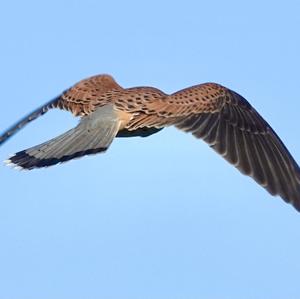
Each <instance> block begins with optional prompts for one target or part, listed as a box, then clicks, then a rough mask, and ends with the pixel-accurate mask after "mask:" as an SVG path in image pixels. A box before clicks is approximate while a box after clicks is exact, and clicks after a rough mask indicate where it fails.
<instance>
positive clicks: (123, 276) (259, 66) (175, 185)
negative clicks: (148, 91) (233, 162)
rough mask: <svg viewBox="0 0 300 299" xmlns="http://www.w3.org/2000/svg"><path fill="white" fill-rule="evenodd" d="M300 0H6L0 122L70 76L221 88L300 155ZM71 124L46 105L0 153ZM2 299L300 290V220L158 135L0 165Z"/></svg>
mask: <svg viewBox="0 0 300 299" xmlns="http://www.w3.org/2000/svg"><path fill="white" fill-rule="evenodd" d="M299 14H300V2H299V1H290V0H287V1H274V0H273V1H258V0H251V1H233V0H228V1H196V0H195V1H189V0H186V1H155V0H152V1H92V0H85V1H61V0H60V1H58V0H51V1H30V0H28V1H1V10H0V36H1V47H0V65H1V71H0V80H1V81H0V82H1V97H0V103H1V111H2V113H1V118H0V128H1V130H4V129H6V128H7V127H8V126H9V125H11V124H12V123H13V122H15V121H16V120H17V119H18V118H19V117H21V116H23V115H24V114H26V113H27V112H30V111H31V110H32V109H34V108H36V107H37V106H39V105H41V104H43V103H44V102H46V101H48V100H50V99H51V98H52V97H54V96H56V95H57V94H59V93H60V92H61V91H62V90H64V89H66V88H68V87H69V86H70V85H72V84H73V83H75V82H77V81H78V80H80V79H82V78H84V77H87V76H90V75H94V74H99V73H110V74H112V75H113V76H114V77H115V78H116V80H117V81H118V82H119V83H120V84H121V85H122V86H124V87H132V86H138V85H153V86H156V87H158V88H160V89H162V90H163V91H165V92H174V91H176V90H179V89H181V88H185V87H187V86H190V85H193V84H197V83H201V82H208V81H213V82H218V83H221V84H223V85H225V86H227V87H229V88H231V89H233V90H235V91H237V92H239V93H240V94H242V95H243V96H244V97H246V98H247V99H248V100H249V101H250V102H251V103H252V104H253V105H254V106H255V107H256V108H257V110H258V111H259V112H260V113H261V114H262V115H263V116H264V117H265V118H266V119H267V121H268V122H269V123H270V124H271V125H272V126H273V128H274V129H275V130H276V131H277V133H278V134H279V135H280V136H281V138H282V139H283V141H284V142H285V144H286V145H287V147H288V148H289V149H290V151H291V153H292V154H293V155H294V157H295V159H296V160H297V161H298V162H299V161H300V138H299V127H300V119H299V108H300V103H299V83H300V81H299V80H300V79H299V69H300V58H299V53H300V35H299V28H300V18H299ZM76 122H77V120H76V119H73V118H72V117H71V115H69V114H68V113H66V112H62V111H51V112H50V113H48V114H47V115H45V116H44V117H43V118H41V119H39V120H37V121H35V122H34V123H32V124H30V125H29V126H28V127H26V128H25V129H24V130H23V131H21V132H20V133H19V134H18V135H16V137H15V138H12V139H11V140H10V141H9V142H7V143H6V144H5V145H4V146H3V147H1V148H0V159H1V160H4V159H6V158H7V156H8V155H9V154H12V153H14V152H16V151H19V150H22V149H24V148H26V147H29V146H32V145H35V144H37V143H41V142H42V141H45V140H47V139H49V138H50V137H53V136H55V135H56V134H58V133H62V132H63V131H65V130H66V129H68V128H70V127H72V126H74V125H75V124H76ZM0 179H1V199H0V240H1V243H0V244H1V246H0V299H19V298H22V299H40V298H43V299H53V298H55V299H69V298H70V299H71V298H72V299H77V298H78V299H79V298H85V299H94V298H95V299H96V298H97V299H98V298H100V299H101V298H105V299H119V298H124V299H148V298H149V299H182V298H185V299H198V298H201V299H203V298H204V299H206V298H213V299H225V298H228V299H238V298H239V299H240V298H243V299H259V298H264V299H265V298H268V299H282V298H285V299H298V298H300V279H299V275H300V259H299V252H300V214H299V213H297V212H296V211H295V210H294V209H293V208H292V207H291V206H290V205H287V204H285V203H284V202H283V201H282V200H281V199H280V198H273V197H271V196H270V195H269V194H268V193H267V192H266V191H265V190H264V189H263V188H261V187H259V186H258V185H256V183H254V181H252V180H251V179H249V178H247V177H245V176H243V175H241V174H240V173H239V172H238V171H237V170H236V169H234V167H232V166H230V165H229V164H228V163H227V162H225V161H223V159H222V158H221V157H219V156H218V155H217V154H216V153H215V152H213V151H212V150H211V149H210V148H209V147H208V146H207V145H206V144H205V143H204V142H202V141H200V140H196V139H194V138H193V137H192V136H191V135H188V134H185V133H182V132H180V131H177V130H176V129H173V128H168V129H166V130H164V131H162V132H160V133H159V134H156V135H154V136H152V137H149V138H146V139H142V138H131V139H117V140H115V141H114V143H113V144H112V147H111V148H110V150H109V151H108V152H107V153H106V154H105V155H97V156H91V157H85V158H82V159H80V160H75V161H71V162H69V163H66V164H64V165H59V166H56V167H52V168H48V169H44V170H37V171H32V172H18V171H16V170H12V169H9V168H8V167H5V166H1V167H0Z"/></svg>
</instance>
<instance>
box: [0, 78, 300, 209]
mask: <svg viewBox="0 0 300 299" xmlns="http://www.w3.org/2000/svg"><path fill="white" fill-rule="evenodd" d="M52 108H59V109H63V110H67V111H70V112H71V113H73V115H74V116H80V117H81V118H80V122H79V124H78V125H77V126H76V127H75V128H73V129H71V130H69V131H67V132H65V133H63V134H62V135H60V136H58V137H55V138H53V139H51V140H48V141H46V142H44V143H42V144H39V145H37V146H33V147H31V148H28V149H26V150H23V151H20V152H18V153H16V154H15V155H13V156H12V157H10V158H9V160H7V161H6V162H7V163H8V164H12V165H14V166H16V167H18V168H21V169H28V170H30V169H34V168H41V167H47V166H51V165H54V164H57V163H61V162H66V161H68V160H71V159H74V158H78V157H81V156H84V155H90V154H96V153H100V152H104V151H106V150H107V149H108V147H109V146H110V144H111V143H112V141H113V139H114V138H115V137H134V136H141V137H147V136H149V135H151V134H154V133H156V132H158V131H160V130H161V129H163V128H164V127H168V126H171V125H173V126H175V127H176V128H178V129H180V130H182V131H185V132H190V133H192V134H193V135H194V136H195V137H196V138H201V139H203V140H204V141H205V142H206V143H207V144H208V145H209V146H210V147H212V148H213V149H214V150H215V151H216V152H217V153H219V154H220V155H222V156H223V157H224V158H225V159H226V160H227V161H228V162H230V163H231V164H233V165H234V166H235V167H236V168H237V169H238V170H239V171H240V172H242V173H243V174H245V175H248V176H251V177H252V178H253V179H254V180H255V181H256V182H257V183H258V184H260V185H261V186H263V187H264V188H265V189H266V190H267V191H268V192H269V193H270V194H272V195H279V196H281V197H282V198H283V199H284V200H285V201H286V202H288V203H291V204H292V205H293V206H294V207H295V208H296V209H297V210H298V211H300V168H299V166H298V165H297V163H296V161H295V160H294V159H293V157H292V155H291V154H290V153H289V151H288V149H287V148H286V147H285V145H284V144H283V142H282V141H281V140H280V138H279V137H278V136H277V134H276V133H275V132H274V131H273V129H272V128H271V127H270V125H269V124H268V123H267V122H266V121H265V120H264V119H263V118H262V117H261V116H260V115H259V113H258V112H257V111H256V110H255V109H254V108H253V107H252V106H251V105H250V104H249V103H248V101H247V100H246V99H244V98H243V97H242V96H240V95H239V94H237V93H236V92H234V91H232V90H230V89H228V88H226V87H224V86H221V85H219V84H216V83H204V84H199V85H195V86H192V87H188V88H186V89H183V90H180V91H178V92H175V93H173V94H171V95H169V94H166V93H164V92H162V91H160V90H159V89H157V88H153V87H133V88H123V87H121V86H120V85H119V84H118V83H117V82H116V81H115V80H114V78H113V77H111V76H110V75H97V76H93V77H90V78H87V79H84V80H82V81H80V82H78V83H77V84H75V85H74V86H73V87H71V88H70V89H68V90H66V91H65V92H63V93H62V94H61V95H59V96H58V97H56V98H54V99H53V100H51V101H50V102H48V103H46V104H45V105H43V106H41V107H40V108H38V109H36V110H34V111H33V112H32V113H30V114H28V115H27V116H25V117H24V118H23V119H21V120H20V121H19V122H17V123H16V124H15V125H13V126H12V127H11V128H9V129H8V130H7V131H5V132H4V133H3V134H2V135H1V136H0V145H1V144H3V143H4V142H5V141H6V140H7V139H8V138H9V137H11V136H12V135H14V134H15V133H16V132H17V131H19V130H20V129H22V128H23V127H24V126H25V125H26V124H28V123H29V122H30V121H32V120H34V119H36V118H38V117H39V116H41V115H43V114H44V113H46V112H47V111H48V110H49V109H52Z"/></svg>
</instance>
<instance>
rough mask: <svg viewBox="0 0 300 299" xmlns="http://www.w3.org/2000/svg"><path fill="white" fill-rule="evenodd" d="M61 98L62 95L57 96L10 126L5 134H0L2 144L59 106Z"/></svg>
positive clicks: (0, 143)
mask: <svg viewBox="0 0 300 299" xmlns="http://www.w3.org/2000/svg"><path fill="white" fill-rule="evenodd" d="M59 100H60V97H57V98H55V99H53V100H51V101H50V102H48V103H46V104H44V105H43V106H41V107H39V108H37V109H36V110H34V111H33V112H31V113H29V114H28V115H26V116H25V117H23V118H22V119H21V120H19V121H18V122H17V123H15V124H14V125H12V126H11V127H10V128H8V129H7V130H6V131H5V132H4V133H3V134H1V135H0V145H2V144H3V143H4V142H5V141H7V140H8V139H9V138H10V137H11V136H13V135H14V134H16V133H17V132H18V131H19V130H21V129H22V128H24V127H25V126H26V125H27V124H28V123H29V122H31V121H33V120H35V119H37V118H38V117H40V116H42V115H43V114H45V113H46V112H47V111H49V110H50V109H52V108H55V107H57V105H58V102H59Z"/></svg>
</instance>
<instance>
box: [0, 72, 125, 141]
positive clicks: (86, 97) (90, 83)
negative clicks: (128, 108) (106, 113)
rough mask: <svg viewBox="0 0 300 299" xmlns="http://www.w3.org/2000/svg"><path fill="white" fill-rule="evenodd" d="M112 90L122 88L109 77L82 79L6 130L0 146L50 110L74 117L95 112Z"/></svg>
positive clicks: (1, 137) (0, 139)
mask: <svg viewBox="0 0 300 299" xmlns="http://www.w3.org/2000/svg"><path fill="white" fill-rule="evenodd" d="M113 90H122V87H121V86H120V85H119V84H117V83H116V81H115V80H114V79H113V78H112V77H111V76H109V75H97V76H93V77H90V78H87V79H84V80H82V81H80V82H78V83H77V84H75V85H74V86H73V87H71V88H70V89H68V90H66V91H65V92H63V93H62V94H61V95H59V96H58V97H56V98H55V99H53V100H51V101H50V102H48V103H46V104H44V105H42V106H41V107H39V108H37V109H35V110H34V111H32V112H31V113H29V114H28V115H26V116H25V117H23V118H22V119H21V120H19V121H18V122H17V123H15V124H14V125H12V126H11V127H10V128H8V129H7V130H6V131H5V132H4V133H3V134H1V135H0V145H1V144H3V143H4V142H5V141H7V140H8V139H9V138H10V137H11V136H13V135H14V134H15V133H17V132H18V131H19V130H20V129H22V128H24V127H25V126H26V125H27V124H28V123H29V122H31V121H33V120H35V119H37V118H38V117H40V116H42V115H43V114H45V113H46V112H47V111H49V110H50V109H52V108H59V109H63V110H67V111H70V112H71V113H73V114H74V115H75V116H84V115H88V114H90V113H91V112H93V111H95V109H96V107H99V106H103V105H106V104H108V103H109V101H108V98H107V97H101V96H102V95H103V94H104V93H106V92H109V91H113Z"/></svg>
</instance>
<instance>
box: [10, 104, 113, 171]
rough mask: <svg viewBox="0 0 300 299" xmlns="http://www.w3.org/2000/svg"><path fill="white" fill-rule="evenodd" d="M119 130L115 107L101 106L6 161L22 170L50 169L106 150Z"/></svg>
mask: <svg viewBox="0 0 300 299" xmlns="http://www.w3.org/2000/svg"><path fill="white" fill-rule="evenodd" d="M118 129H119V120H118V118H117V115H116V114H115V112H114V110H113V108H112V106H111V105H110V106H106V107H100V108H98V109H97V110H96V111H95V112H93V113H91V114H90V115H88V116H85V117H83V118H82V119H81V121H80V122H79V124H78V125H77V126H76V127H75V128H73V129H71V130H69V131H67V132H65V133H63V134H62V135H60V136H57V137H55V138H53V139H51V140H48V141H46V142H44V143H42V144H39V145H37V146H34V147H31V148H29V149H26V150H23V151H21V152H18V153H16V154H15V155H13V156H12V157H10V158H9V160H7V161H5V162H6V163H7V164H11V165H13V166H15V167H17V168H21V169H28V170H30V169H34V168H41V167H48V166H51V165H55V164H57V163H62V162H66V161H69V160H71V159H74V158H79V157H82V156H85V155H90V154H96V153H100V152H104V151H106V149H107V148H108V147H109V146H110V144H111V142H112V141H113V139H114V137H115V136H116V134H117V132H118Z"/></svg>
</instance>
